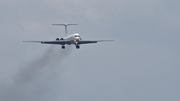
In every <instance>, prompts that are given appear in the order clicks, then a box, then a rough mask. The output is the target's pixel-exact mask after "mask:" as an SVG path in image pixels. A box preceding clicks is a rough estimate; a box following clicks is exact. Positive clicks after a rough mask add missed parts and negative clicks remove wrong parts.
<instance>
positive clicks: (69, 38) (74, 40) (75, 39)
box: [23, 23, 114, 49]
mask: <svg viewBox="0 0 180 101" xmlns="http://www.w3.org/2000/svg"><path fill="white" fill-rule="evenodd" d="M52 25H55V26H56V25H58V26H65V36H66V37H64V38H56V40H55V41H23V42H37V43H41V44H56V45H62V49H65V45H66V44H67V45H71V44H74V45H75V46H76V49H79V48H80V45H81V44H90V43H97V42H106V41H114V40H94V41H93V40H82V38H81V37H80V34H78V33H74V34H72V35H68V30H67V26H71V25H77V24H67V23H65V24H52Z"/></svg>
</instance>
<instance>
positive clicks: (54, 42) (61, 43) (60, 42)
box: [23, 40, 70, 45]
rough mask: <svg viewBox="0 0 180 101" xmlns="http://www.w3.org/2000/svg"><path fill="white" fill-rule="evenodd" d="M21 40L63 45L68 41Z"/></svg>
mask: <svg viewBox="0 0 180 101" xmlns="http://www.w3.org/2000/svg"><path fill="white" fill-rule="evenodd" d="M23 42H36V43H41V44H60V45H65V44H69V43H70V41H66V40H60V41H23Z"/></svg>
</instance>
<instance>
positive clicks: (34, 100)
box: [0, 46, 71, 101]
mask: <svg viewBox="0 0 180 101" xmlns="http://www.w3.org/2000/svg"><path fill="white" fill-rule="evenodd" d="M70 52H71V47H67V48H66V49H65V50H60V48H59V47H58V49H57V47H55V46H51V47H50V48H49V49H48V50H47V51H46V52H45V53H44V54H43V55H42V56H41V57H37V59H35V60H33V61H31V62H29V63H28V64H25V65H23V66H21V67H20V68H19V72H18V73H16V74H15V76H14V77H12V78H11V79H12V83H11V84H5V83H4V85H2V84H1V85H0V101H42V100H43V101H49V100H53V101H54V100H55V99H56V97H58V95H57V94H58V92H59V89H60V85H61V83H60V79H59V78H60V77H61V75H62V73H64V72H65V71H64V70H63V68H64V66H63V65H62V61H63V59H64V58H66V57H67V56H68V54H70Z"/></svg>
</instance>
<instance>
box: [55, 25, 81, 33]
mask: <svg viewBox="0 0 180 101" xmlns="http://www.w3.org/2000/svg"><path fill="white" fill-rule="evenodd" d="M52 25H58V26H65V36H68V30H67V26H70V25H78V24H67V23H66V24H52Z"/></svg>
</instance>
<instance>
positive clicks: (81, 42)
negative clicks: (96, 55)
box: [78, 40, 114, 44]
mask: <svg viewBox="0 0 180 101" xmlns="http://www.w3.org/2000/svg"><path fill="white" fill-rule="evenodd" d="M107 41H114V40H94V41H91V40H80V41H78V44H90V43H97V42H107Z"/></svg>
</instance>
